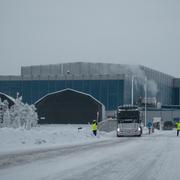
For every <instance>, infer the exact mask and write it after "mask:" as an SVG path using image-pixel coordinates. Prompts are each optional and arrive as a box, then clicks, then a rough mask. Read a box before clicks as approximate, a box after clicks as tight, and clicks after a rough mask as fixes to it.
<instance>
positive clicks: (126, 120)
mask: <svg viewBox="0 0 180 180" xmlns="http://www.w3.org/2000/svg"><path fill="white" fill-rule="evenodd" d="M141 135H142V127H141V114H140V111H139V109H138V107H137V106H131V105H128V106H119V107H118V109H117V137H121V136H139V137H140V136H141Z"/></svg>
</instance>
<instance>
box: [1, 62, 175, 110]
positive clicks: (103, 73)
mask: <svg viewBox="0 0 180 180" xmlns="http://www.w3.org/2000/svg"><path fill="white" fill-rule="evenodd" d="M145 77H146V78H145ZM146 79H147V81H146ZM173 81H174V77H172V76H170V75H167V74H165V73H162V72H159V71H156V70H153V69H150V68H148V67H145V66H141V65H123V64H111V63H85V62H76V63H62V64H55V65H39V66H26V67H22V68H21V75H20V76H0V92H2V93H5V94H7V95H9V96H12V97H16V93H17V92H19V93H20V95H22V96H23V101H24V102H27V103H29V104H32V103H35V102H36V101H38V100H39V99H40V98H42V97H43V96H45V95H46V94H48V93H53V92H56V91H61V90H63V89H66V88H71V89H74V90H77V91H80V92H84V93H87V94H90V95H91V96H93V97H94V98H96V99H97V100H98V101H100V102H101V103H102V104H104V105H105V108H106V110H109V111H111V110H115V109H116V108H117V106H118V105H122V104H130V103H131V102H132V97H133V103H134V104H136V103H137V102H138V100H139V98H140V97H144V96H145V85H146V87H147V97H156V99H157V101H158V102H161V103H162V104H167V105H168V104H173V102H174V101H173V97H174V95H173V93H174V89H173V85H174V82H173ZM132 89H133V96H132Z"/></svg>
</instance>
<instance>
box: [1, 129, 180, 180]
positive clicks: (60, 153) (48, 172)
mask: <svg viewBox="0 0 180 180" xmlns="http://www.w3.org/2000/svg"><path fill="white" fill-rule="evenodd" d="M179 150H180V137H176V131H162V132H159V133H157V134H151V135H144V136H143V137H141V138H136V137H135V138H134V137H130V138H114V140H112V141H102V142H96V143H92V144H89V145H88V144H86V145H80V146H72V147H71V148H67V147H66V148H64V149H54V150H51V151H45V152H44V153H43V152H36V153H32V154H31V155H30V154H29V155H27V154H22V155H19V156H17V157H16V158H15V157H14V158H12V157H9V160H8V161H7V162H8V163H5V164H4V165H3V163H1V169H0V179H1V180H11V179H13V180H24V179H26V180H76V179H77V180H114V179H118V180H178V179H179V175H178V172H179V168H180V156H179ZM1 158H2V157H1ZM1 158H0V161H1V162H2V159H1ZM18 158H20V159H19V160H18ZM4 161H5V160H4ZM18 162H20V163H18ZM8 164H9V165H8Z"/></svg>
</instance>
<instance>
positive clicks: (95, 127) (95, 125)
mask: <svg viewBox="0 0 180 180" xmlns="http://www.w3.org/2000/svg"><path fill="white" fill-rule="evenodd" d="M92 130H93V131H96V130H97V124H96V123H93V124H92Z"/></svg>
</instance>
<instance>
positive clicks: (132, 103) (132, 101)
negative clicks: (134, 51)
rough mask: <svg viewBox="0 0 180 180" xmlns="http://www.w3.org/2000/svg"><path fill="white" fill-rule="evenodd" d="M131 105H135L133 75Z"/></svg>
mask: <svg viewBox="0 0 180 180" xmlns="http://www.w3.org/2000/svg"><path fill="white" fill-rule="evenodd" d="M131 81H132V82H131V105H132V106H133V105H134V76H133V75H132V79H131Z"/></svg>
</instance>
